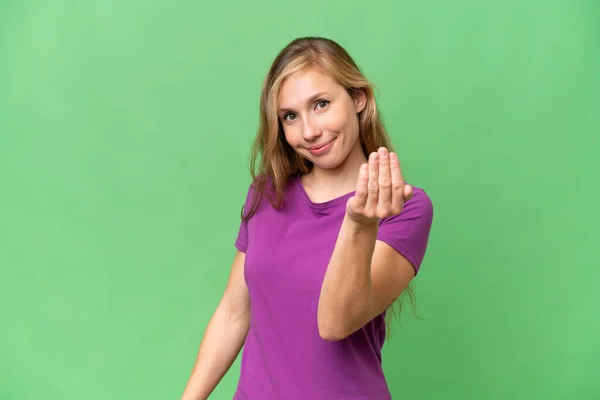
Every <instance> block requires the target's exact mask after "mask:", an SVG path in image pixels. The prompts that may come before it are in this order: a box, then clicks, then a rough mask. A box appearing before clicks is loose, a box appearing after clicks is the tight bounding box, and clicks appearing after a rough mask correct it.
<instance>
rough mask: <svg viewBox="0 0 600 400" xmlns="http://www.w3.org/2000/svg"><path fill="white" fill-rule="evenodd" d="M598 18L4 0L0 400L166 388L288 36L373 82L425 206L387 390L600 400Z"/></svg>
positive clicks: (213, 264) (215, 289)
mask: <svg viewBox="0 0 600 400" xmlns="http://www.w3.org/2000/svg"><path fill="white" fill-rule="evenodd" d="M599 20H600V3H599V2H597V1H592V0H589V1H576V0H570V1H566V0H565V1H541V0H538V1H527V2H524V1H517V0H510V1H503V2H500V1H496V2H491V1H466V0H457V1H454V2H445V1H420V2H414V1H410V2H409V1H391V0H388V1H369V2H360V1H349V0H336V1H314V0H307V1H304V2H281V1H270V0H260V1H257V2H243V1H238V2H232V1H219V2H202V1H177V2H173V1H152V2H148V1H142V0H135V1H134V0H119V1H87V2H86V1H75V0H72V1H66V0H62V1H18V0H3V1H0V296H1V297H0V300H1V302H0V315H1V317H2V319H1V321H2V322H1V324H2V325H1V330H0V332H1V334H0V335H1V336H0V398H2V399H7V400H12V399H37V398H44V399H61V400H69V399H81V398H85V399H176V398H179V396H180V394H181V392H182V390H183V387H184V385H185V383H186V381H187V378H188V376H189V373H190V371H191V367H192V364H193V362H194V359H195V356H196V351H197V346H198V344H199V342H200V339H201V337H202V334H203V331H204V328H205V326H206V323H207V322H208V320H209V318H210V316H211V314H212V312H213V310H214V308H215V307H216V305H217V303H218V301H219V299H220V296H221V293H222V291H223V289H224V286H225V283H226V279H227V276H228V273H229V268H230V265H231V261H232V259H233V254H234V247H233V242H234V240H235V235H236V233H237V229H238V226H239V210H240V207H241V205H242V203H243V201H244V196H245V193H246V190H247V185H248V183H249V173H248V155H249V148H250V145H251V142H252V140H253V137H254V134H255V132H256V127H257V122H258V100H259V95H260V88H261V83H262V79H263V77H264V74H265V73H266V71H267V68H268V67H269V65H270V63H271V61H272V60H273V58H274V57H275V55H276V53H277V52H278V51H279V50H280V49H281V48H282V47H283V46H285V44H287V43H288V42H289V41H290V40H292V39H293V38H295V37H297V36H304V35H319V36H326V37H329V38H332V39H334V40H336V41H338V42H339V43H340V44H342V45H343V46H344V47H346V49H347V50H348V51H349V52H350V54H351V55H352V56H353V57H354V58H355V59H356V61H357V62H358V63H359V65H360V66H361V68H362V69H363V70H364V72H365V73H366V74H367V76H368V77H369V78H370V79H371V80H372V81H373V82H374V83H375V85H376V86H377V88H378V92H377V96H378V100H379V105H380V107H381V110H382V113H383V116H384V119H385V122H386V124H387V127H388V129H389V131H390V134H391V136H392V139H393V141H394V143H395V145H396V147H397V150H398V153H399V155H400V159H401V163H402V165H403V169H404V174H405V176H406V178H407V180H408V181H409V182H411V183H412V184H414V185H415V186H419V187H423V188H425V189H426V191H427V192H428V193H429V195H430V197H431V198H432V200H433V203H434V207H435V219H434V225H433V227H432V231H431V237H430V246H429V249H428V253H427V256H426V259H425V262H424V264H423V267H422V270H421V273H420V275H419V276H418V278H417V279H416V281H415V288H416V292H417V296H418V312H419V315H420V316H421V317H423V318H424V319H423V320H419V319H416V318H415V317H413V316H412V314H411V313H410V312H406V313H405V314H403V319H402V326H400V325H398V324H396V325H395V326H394V329H393V336H392V340H391V341H390V342H389V344H388V345H387V346H386V347H385V349H384V367H385V372H386V374H387V377H388V380H389V385H390V388H391V391H392V394H393V397H394V398H395V399H396V398H398V399H400V398H406V399H427V400H428V399H461V400H463V399H486V400H488V399H490V400H491V399H511V400H514V399H527V400H532V399H544V400H546V399H598V398H600V311H598V308H599V306H600V292H598V289H599V288H600V268H599V267H600V261H599V259H600V253H599V250H598V248H599V246H598V245H599V243H598V241H599V238H600V230H599V228H598V226H599V224H598V223H599V222H600V218H599V213H598V208H597V203H598V198H599V196H598V195H599V194H600V193H599V189H598V188H599V184H598V176H599V173H600V168H599V161H598V158H597V153H598V151H599V150H600V139H599V137H600V24H599V23H598V21H599ZM238 376H239V359H238V361H236V363H235V364H234V366H233V367H232V369H231V370H230V371H229V373H228V374H227V375H226V377H225V378H224V379H223V381H222V383H221V384H220V385H219V386H218V388H217V389H216V390H215V392H214V394H213V395H212V396H211V399H231V397H232V395H233V392H234V390H235V386H236V384H237V378H238Z"/></svg>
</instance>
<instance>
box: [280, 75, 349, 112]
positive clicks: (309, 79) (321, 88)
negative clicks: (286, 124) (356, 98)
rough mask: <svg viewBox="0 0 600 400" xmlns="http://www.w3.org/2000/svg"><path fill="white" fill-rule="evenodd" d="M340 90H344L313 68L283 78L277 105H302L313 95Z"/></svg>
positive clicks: (329, 77)
mask: <svg viewBox="0 0 600 400" xmlns="http://www.w3.org/2000/svg"><path fill="white" fill-rule="evenodd" d="M340 90H344V88H343V87H342V86H341V85H340V84H339V83H338V82H337V81H336V80H335V79H334V78H333V77H331V76H330V75H328V74H326V73H324V72H322V71H320V70H318V69H315V68H306V69H302V70H300V71H297V72H294V73H293V74H291V75H290V76H288V77H287V78H285V80H284V81H283V83H282V85H281V89H280V91H279V104H280V105H281V106H282V107H286V106H293V105H295V104H302V103H303V102H304V101H306V100H308V99H310V97H311V96H313V95H314V94H315V93H319V92H328V93H335V92H338V91H340Z"/></svg>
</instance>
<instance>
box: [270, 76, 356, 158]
mask: <svg viewBox="0 0 600 400" xmlns="http://www.w3.org/2000/svg"><path fill="white" fill-rule="evenodd" d="M278 100H279V101H278V104H279V107H278V108H279V109H278V117H279V120H280V121H281V124H282V126H283V130H284V132H285V139H286V141H287V142H288V143H289V145H290V146H292V148H293V149H294V150H295V151H296V152H297V153H299V154H300V155H301V156H303V157H304V158H306V159H308V160H310V161H312V162H313V164H314V165H315V167H318V168H322V169H332V168H336V167H338V166H339V165H340V164H341V163H342V162H344V161H345V160H346V158H347V157H348V156H349V155H352V156H361V153H362V150H360V141H359V140H358V136H359V125H358V115H357V114H358V113H359V112H361V111H362V110H363V109H364V107H365V103H366V100H365V95H364V93H362V92H360V94H359V95H358V96H356V98H353V97H352V96H350V95H349V94H348V92H347V91H346V89H345V88H344V87H343V86H341V85H340V84H338V83H337V82H336V81H335V80H334V79H333V78H331V77H330V76H329V75H326V74H323V73H322V72H320V71H319V70H317V69H314V68H307V69H304V70H301V71H298V72H296V73H294V74H292V75H290V76H289V77H287V78H286V79H285V80H284V82H283V85H282V87H281V90H280V92H279V99H278ZM357 146H358V151H357Z"/></svg>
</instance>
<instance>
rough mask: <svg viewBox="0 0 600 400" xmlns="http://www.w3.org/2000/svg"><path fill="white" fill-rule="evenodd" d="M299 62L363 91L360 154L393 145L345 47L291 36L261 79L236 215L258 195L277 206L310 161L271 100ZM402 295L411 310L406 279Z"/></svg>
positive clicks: (352, 90)
mask: <svg viewBox="0 0 600 400" xmlns="http://www.w3.org/2000/svg"><path fill="white" fill-rule="evenodd" d="M305 68H317V69H319V70H320V71H321V72H324V73H326V74H328V75H330V76H331V77H332V78H334V79H335V80H336V81H337V82H338V83H339V84H340V85H342V86H343V87H344V88H346V90H347V92H348V94H350V95H351V96H353V97H354V96H355V95H356V94H357V93H359V92H363V93H364V94H365V95H366V106H365V108H364V109H363V110H362V111H361V112H360V113H359V138H360V144H361V146H362V150H363V152H364V154H365V157H367V158H368V156H369V154H370V153H372V152H376V151H377V149H379V147H386V148H387V149H388V150H389V151H390V152H393V151H394V149H393V146H392V142H391V140H390V138H389V136H388V134H387V131H386V129H385V126H384V124H383V122H382V120H381V116H380V112H379V108H378V106H377V102H376V101H375V95H374V86H373V84H372V83H371V82H369V80H367V78H366V77H365V76H364V74H363V73H362V72H361V70H360V68H359V67H358V66H357V64H356V63H355V62H354V60H353V59H352V57H350V55H349V54H348V52H347V51H346V50H345V49H344V48H343V47H342V46H340V45H339V44H338V43H336V42H335V41H333V40H330V39H326V38H322V37H303V38H298V39H295V40H293V41H292V42H290V43H289V44H288V45H287V46H285V47H284V48H283V49H282V50H281V51H280V52H279V54H278V55H277V57H276V58H275V60H274V61H273V63H272V65H271V67H270V68H269V71H268V73H267V75H266V77H265V79H264V81H263V86H262V93H261V97H260V120H259V126H258V132H257V134H256V138H255V140H254V143H253V146H252V154H251V158H250V174H251V176H252V185H253V188H254V196H253V199H252V204H251V207H250V209H249V210H248V212H247V213H244V208H242V215H241V217H242V219H243V220H245V221H247V220H249V219H250V218H251V217H252V216H253V215H254V214H255V213H256V211H257V209H258V207H259V205H260V201H261V200H262V199H263V198H265V197H266V198H267V199H268V200H269V201H270V203H271V205H272V206H273V207H275V208H276V209H279V208H281V207H282V206H283V200H284V199H283V195H284V191H285V188H286V185H287V183H288V182H289V180H290V179H291V178H293V177H295V176H297V175H298V174H306V173H308V172H310V171H311V169H312V167H313V164H312V162H311V161H309V160H307V159H305V158H304V157H302V156H301V155H299V154H298V153H297V152H296V151H295V150H294V149H293V148H292V147H291V146H290V145H289V144H288V143H287V141H286V139H285V134H284V131H283V126H282V125H281V121H280V120H279V118H278V115H277V107H278V104H277V101H278V97H279V91H280V89H281V86H282V84H283V81H284V80H285V79H286V78H287V77H288V76H290V75H292V74H293V73H295V72H297V71H300V70H303V69H305ZM403 295H406V296H408V298H409V299H410V303H411V305H412V309H413V312H414V311H415V309H416V304H415V296H414V292H413V289H412V286H411V285H410V284H409V286H408V287H407V288H406V289H405V291H404V293H403ZM400 297H403V296H402V295H401V296H400ZM397 300H398V299H397ZM394 304H397V305H398V310H395V309H394V308H393V307H388V311H387V312H386V318H388V322H390V321H389V319H390V318H393V316H395V315H399V313H400V311H401V308H402V301H395V302H394ZM390 311H391V312H390ZM387 326H388V327H389V326H390V324H389V323H388V324H387ZM388 333H389V330H388Z"/></svg>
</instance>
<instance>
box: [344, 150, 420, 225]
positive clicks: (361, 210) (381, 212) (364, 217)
mask: <svg viewBox="0 0 600 400" xmlns="http://www.w3.org/2000/svg"><path fill="white" fill-rule="evenodd" d="M412 196H413V191H412V187H411V186H410V185H406V184H405V183H404V179H403V178H402V171H401V170H400V162H399V161H398V156H397V155H396V154H395V153H388V150H387V149H386V148H385V147H381V148H380V149H379V150H378V152H377V153H371V154H370V156H369V162H368V164H363V165H362V166H361V168H360V172H359V174H358V182H357V184H356V194H355V195H354V196H353V197H351V198H350V199H349V200H348V203H347V204H346V214H347V216H348V217H349V218H350V219H351V220H352V221H354V222H355V223H357V224H359V225H372V224H378V223H379V221H380V220H381V219H383V218H387V217H391V216H393V215H397V214H400V213H401V212H402V209H403V208H404V202H405V201H408V200H410V199H411V198H412Z"/></svg>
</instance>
